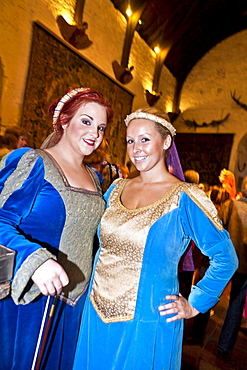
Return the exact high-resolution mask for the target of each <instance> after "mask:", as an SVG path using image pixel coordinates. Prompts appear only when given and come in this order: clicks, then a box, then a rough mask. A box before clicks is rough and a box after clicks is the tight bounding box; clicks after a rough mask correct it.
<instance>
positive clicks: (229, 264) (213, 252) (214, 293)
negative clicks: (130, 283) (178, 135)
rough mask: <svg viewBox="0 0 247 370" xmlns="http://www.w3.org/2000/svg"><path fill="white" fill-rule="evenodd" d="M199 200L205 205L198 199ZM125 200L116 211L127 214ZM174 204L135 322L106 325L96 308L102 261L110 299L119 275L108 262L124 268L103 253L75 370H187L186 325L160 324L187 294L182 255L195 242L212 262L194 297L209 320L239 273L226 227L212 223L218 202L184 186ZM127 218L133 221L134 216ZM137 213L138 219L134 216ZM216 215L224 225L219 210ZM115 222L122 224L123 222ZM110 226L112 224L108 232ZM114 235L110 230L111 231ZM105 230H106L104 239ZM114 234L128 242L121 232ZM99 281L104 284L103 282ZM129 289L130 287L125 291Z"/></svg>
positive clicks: (149, 257) (152, 245)
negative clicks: (166, 308) (173, 301)
mask: <svg viewBox="0 0 247 370" xmlns="http://www.w3.org/2000/svg"><path fill="white" fill-rule="evenodd" d="M121 181H125V180H120V182H121ZM118 184H119V182H117V185H116V184H113V185H112V186H111V187H110V189H109V190H108V191H107V193H106V194H105V198H106V200H107V202H108V203H107V207H108V206H109V196H110V195H111V192H112V193H113V192H114V191H117V190H116V189H117V186H118ZM115 187H116V188H115ZM175 188H176V191H177V193H176V194H178V198H177V195H175V198H174V197H173V193H174V192H175ZM179 188H180V191H179ZM119 192H121V191H119ZM194 192H195V193H194ZM198 192H199V193H198ZM193 193H194V195H197V197H194V196H193ZM120 195H121V194H118V197H117V198H115V195H114V199H117V200H116V201H115V202H116V203H115V202H114V205H113V204H112V205H111V207H114V206H115V207H116V209H117V210H118V212H119V213H121V209H122V210H123V208H124V207H123V205H122V204H121V201H120ZM198 195H199V197H198ZM172 197H173V198H172ZM196 198H197V200H195V199H196ZM198 198H201V199H202V202H203V203H204V205H203V204H200V202H198ZM110 199H111V197H110ZM171 199H177V201H176V202H174V204H170V209H171V210H170V211H168V212H166V213H164V215H163V216H162V217H160V218H158V219H157V221H156V222H154V223H153V225H152V226H151V227H150V229H149V232H148V235H147V238H146V242H145V248H144V253H143V259H142V264H141V271H140V279H139V285H138V294H137V300H136V302H135V303H136V305H135V312H134V319H131V320H129V321H121V319H120V320H119V321H117V322H115V321H114V322H108V323H106V322H103V321H102V319H101V318H100V316H99V314H100V312H97V309H95V307H94V306H93V305H92V302H91V300H90V293H91V291H92V286H93V284H94V275H95V270H96V268H97V262H98V261H100V260H101V264H102V263H103V265H105V272H104V277H105V276H108V277H109V281H108V284H107V286H104V287H103V289H104V290H105V291H106V295H107V296H109V294H110V293H109V291H110V289H111V288H110V287H111V286H112V285H113V286H114V291H116V287H115V285H114V281H112V277H111V276H112V274H111V272H112V270H110V271H109V270H107V258H108V261H109V263H114V261H116V264H117V256H114V255H109V256H108V255H107V245H106V248H104V250H103V249H102V247H101V249H100V250H99V251H98V254H97V256H96V259H95V264H94V271H93V275H92V279H91V283H90V287H89V295H88V297H87V299H86V303H85V307H84V312H83V317H82V323H81V328H80V335H79V340H78V346H77V351H76V356H75V362H74V367H73V370H92V369H101V370H109V369H111V370H134V369H135V370H136V369H155V370H161V369H162V370H168V369H169V370H174V369H176V370H178V369H180V364H181V351H182V338H183V325H184V323H183V320H178V321H175V322H171V323H167V322H166V318H167V316H160V314H159V311H158V306H159V305H161V304H166V303H168V301H167V300H166V295H169V294H178V293H179V284H178V263H179V260H180V258H181V256H182V254H183V253H184V251H185V250H186V248H187V246H188V244H189V242H190V240H192V239H193V240H194V241H195V242H196V245H197V246H198V247H199V248H200V249H201V251H202V252H203V253H204V254H205V255H207V256H209V258H210V260H211V263H210V267H209V269H208V271H207V272H206V274H205V276H204V278H203V279H202V280H201V281H200V282H199V283H198V284H197V286H193V289H192V291H191V294H190V296H189V301H190V303H191V304H192V306H193V307H195V308H196V309H197V310H199V311H200V312H203V313H204V312H206V311H207V310H208V309H209V308H211V307H212V306H213V305H215V304H216V303H217V302H218V300H219V296H220V294H221V293H222V291H223V289H224V287H225V286H226V284H227V282H228V281H229V279H230V278H231V276H232V274H233V273H234V271H235V270H236V267H237V257H236V253H235V250H234V247H233V245H232V242H231V240H230V238H229V234H228V233H227V231H225V230H224V229H223V228H222V226H221V224H220V222H219V220H218V221H214V220H213V217H211V216H210V214H209V212H208V211H209V210H210V209H211V210H212V208H211V205H210V203H211V202H210V200H209V199H208V198H207V197H206V195H205V194H204V192H202V191H201V190H199V189H198V188H197V187H196V185H194V184H185V183H180V184H179V185H176V186H175V187H174V190H171V191H170V194H169V196H168V197H167V198H166V199H165V201H164V207H167V202H168V203H169V202H171ZM110 201H111V200H110ZM205 205H206V206H205ZM207 205H208V206H209V207H208V208H207ZM147 208H148V207H147ZM213 208H214V207H213ZM123 212H126V214H127V213H128V210H127V209H125V211H123ZM129 212H130V213H131V212H132V213H133V210H131V211H129ZM137 212H138V210H137ZM106 213H107V210H106ZM113 213H114V212H113ZM214 213H215V217H216V215H217V212H216V210H215V211H214ZM115 217H119V214H118V216H115ZM126 217H127V216H126ZM103 222H104V216H103V218H102V221H101V224H102V223H103ZM114 222H115V221H113V223H112V224H114ZM143 222H145V220H144V221H143ZM109 223H110V221H109ZM109 227H110V224H108V229H109ZM120 227H122V225H120ZM139 227H140V224H138V228H139ZM100 228H101V225H100V227H99V236H101V233H100ZM121 232H123V229H121ZM112 233H115V235H120V232H119V234H117V233H118V230H115V229H114V230H112ZM128 233H129V234H130V236H132V238H135V226H133V229H131V227H130V229H128ZM121 243H123V241H122V240H119V245H118V246H116V250H118V251H119V250H121V245H123V244H121ZM124 245H125V244H124ZM107 256H108V257H107ZM127 258H128V257H127V256H126V259H127ZM103 259H104V262H102V261H103ZM105 260H106V261H105ZM112 261H113V262H112ZM116 266H117V265H116ZM120 268H121V267H120ZM97 274H98V273H97ZM95 277H96V275H95ZM97 279H98V281H99V282H100V277H99V276H98V275H97ZM98 289H99V288H98ZM121 289H122V287H120V288H119V291H121ZM106 309H107V308H106Z"/></svg>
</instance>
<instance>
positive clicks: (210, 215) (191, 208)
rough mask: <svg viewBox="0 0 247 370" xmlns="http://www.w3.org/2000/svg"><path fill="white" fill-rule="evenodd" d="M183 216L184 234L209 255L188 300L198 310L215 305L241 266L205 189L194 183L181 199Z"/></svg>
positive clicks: (204, 309) (181, 213) (205, 309)
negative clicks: (207, 265)
mask: <svg viewBox="0 0 247 370" xmlns="http://www.w3.org/2000/svg"><path fill="white" fill-rule="evenodd" d="M180 204H181V208H180V217H181V221H182V225H183V229H184V232H185V234H186V235H187V236H188V237H189V238H190V239H193V240H194V242H195V244H196V245H197V247H198V248H199V249H200V250H201V252H202V253H203V254H204V255H206V256H208V257H209V259H210V266H209V268H208V269H207V271H206V273H205V275H204V277H203V278H202V279H201V280H200V281H199V282H198V283H197V285H196V286H192V290H191V293H190V295H189V298H188V300H189V302H190V303H191V305H192V306H193V307H194V308H196V309H197V310H198V311H199V312H202V313H204V312H206V311H207V310H208V309H210V308H211V307H212V306H214V305H215V304H216V303H217V302H218V301H219V297H220V295H221V294H222V292H223V290H224V288H225V286H226V285H227V283H228V282H229V280H230V279H231V277H232V275H233V273H234V272H235V271H236V269H237V266H238V259H237V255H236V252H235V248H234V246H233V244H232V241H231V239H230V236H229V233H228V232H227V231H226V230H224V229H223V226H222V224H221V222H220V220H219V218H218V215H217V210H216V208H215V207H214V205H213V203H212V202H211V200H210V199H208V198H207V196H206V195H205V193H204V192H203V191H202V190H200V189H199V188H197V187H194V188H193V187H192V188H191V189H190V190H189V191H188V192H187V193H183V195H182V196H181V199H180Z"/></svg>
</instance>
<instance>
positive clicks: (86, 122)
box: [82, 119, 91, 126]
mask: <svg viewBox="0 0 247 370" xmlns="http://www.w3.org/2000/svg"><path fill="white" fill-rule="evenodd" d="M82 123H83V124H84V125H87V126H88V125H90V123H91V122H90V121H88V120H87V119H83V120H82Z"/></svg>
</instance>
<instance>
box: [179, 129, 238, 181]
mask: <svg viewBox="0 0 247 370" xmlns="http://www.w3.org/2000/svg"><path fill="white" fill-rule="evenodd" d="M175 143H176V147H177V150H178V154H179V157H180V160H181V164H182V168H183V171H186V170H195V171H197V172H199V175H200V182H205V183H208V184H209V185H217V184H219V174H220V171H221V170H222V169H223V168H226V169H228V168H229V167H228V166H229V160H230V154H231V150H232V143H233V134H179V133H178V134H177V135H176V138H175Z"/></svg>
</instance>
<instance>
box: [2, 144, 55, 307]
mask: <svg viewBox="0 0 247 370" xmlns="http://www.w3.org/2000/svg"><path fill="white" fill-rule="evenodd" d="M0 166H1V171H0V244H2V245H5V246H7V247H8V248H10V249H12V250H14V251H16V257H15V264H14V274H13V281H12V289H11V295H12V298H13V300H14V302H15V304H27V303H29V302H30V301H32V300H33V299H34V298H36V297H37V296H38V295H39V294H40V291H39V289H38V287H37V286H36V285H35V284H34V283H33V282H32V281H31V279H30V278H31V276H32V275H33V273H34V272H35V270H36V269H37V268H38V267H39V266H40V265H42V264H43V263H44V262H45V261H46V260H48V259H49V258H55V257H54V256H53V255H52V254H51V253H50V252H49V251H48V250H46V249H45V248H43V247H41V245H39V244H38V243H36V242H32V241H29V240H28V239H27V238H26V237H25V236H24V235H23V234H22V232H21V230H20V228H19V226H20V224H21V221H22V220H23V218H25V217H27V216H28V214H29V213H30V212H31V210H32V207H33V205H34V203H35V199H36V196H37V194H38V193H39V191H40V190H41V188H42V185H43V183H44V165H43V160H42V158H41V157H39V155H38V153H36V152H35V150H33V149H29V148H25V149H17V150H15V151H13V152H11V153H10V154H8V155H7V156H5V157H4V158H3V159H2V162H1V165H0Z"/></svg>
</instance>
